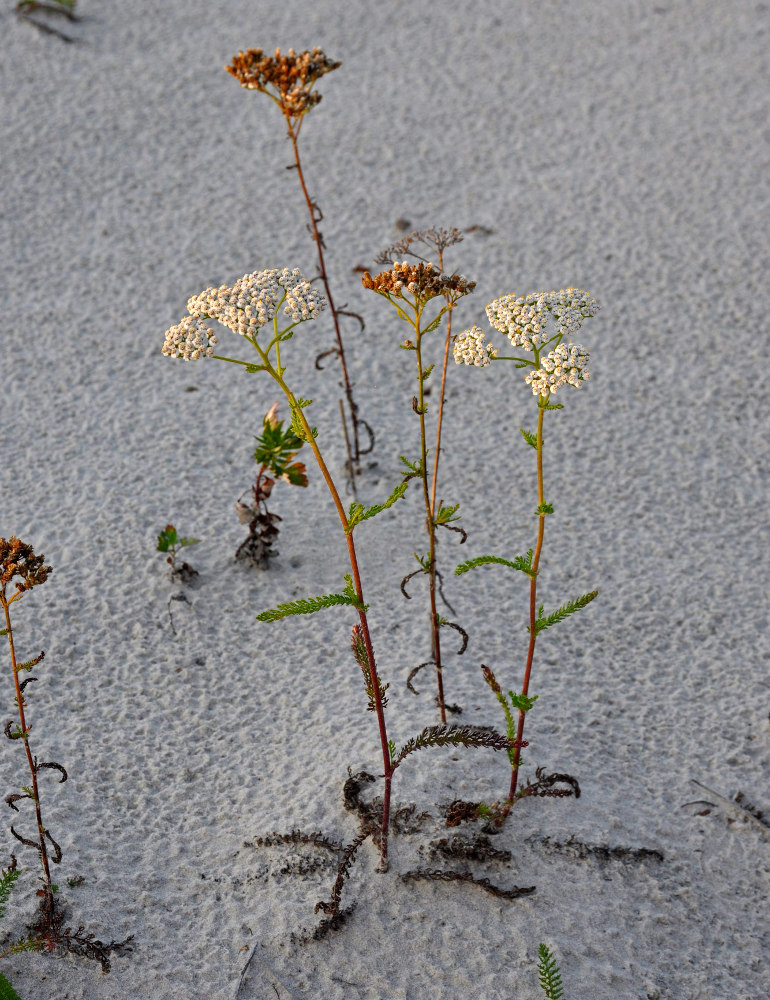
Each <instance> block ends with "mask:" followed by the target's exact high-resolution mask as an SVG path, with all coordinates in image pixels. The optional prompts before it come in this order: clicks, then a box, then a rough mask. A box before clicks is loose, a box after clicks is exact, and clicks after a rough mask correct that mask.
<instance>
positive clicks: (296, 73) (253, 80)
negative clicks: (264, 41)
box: [225, 49, 341, 118]
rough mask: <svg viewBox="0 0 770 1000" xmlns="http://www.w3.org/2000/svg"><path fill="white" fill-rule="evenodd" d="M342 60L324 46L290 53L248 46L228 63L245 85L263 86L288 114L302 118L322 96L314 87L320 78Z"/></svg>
mask: <svg viewBox="0 0 770 1000" xmlns="http://www.w3.org/2000/svg"><path fill="white" fill-rule="evenodd" d="M340 65H341V63H339V62H334V60H332V59H329V57H328V56H326V55H324V53H323V52H322V50H321V49H313V51H312V52H308V51H305V52H300V53H299V55H297V53H295V51H294V49H289V51H288V53H287V54H286V55H283V56H282V55H281V50H280V49H276V50H275V55H274V56H267V55H265V54H264V52H263V51H262V49H248V50H247V51H246V52H239V53H238V55H237V56H233V61H232V65H230V66H225V69H226V70H227V72H228V73H231V74H232V75H233V76H234V77H235V78H236V80H238V82H239V83H240V85H241V86H242V87H245V88H246V89H247V90H261V91H262V93H264V94H267V95H268V96H269V97H272V99H273V100H274V101H275V102H276V104H278V106H279V107H280V109H281V111H283V113H284V115H286V117H287V118H299V117H300V116H301V115H304V114H305V113H306V112H307V111H309V110H310V109H311V108H313V107H315V105H316V104H318V103H319V101H320V100H321V95H320V94H317V93H315V92H314V91H313V87H314V86H315V82H316V80H318V79H319V78H320V77H322V76H323V75H324V73H331V71H332V70H333V69H337V67H338V66H340Z"/></svg>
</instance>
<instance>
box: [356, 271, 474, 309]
mask: <svg viewBox="0 0 770 1000" xmlns="http://www.w3.org/2000/svg"><path fill="white" fill-rule="evenodd" d="M361 284H362V285H363V286H364V288H368V289H370V290H371V291H373V292H380V293H381V294H389V295H393V296H395V297H396V298H403V297H404V292H409V293H410V294H411V295H413V296H414V298H415V300H417V301H420V302H427V301H428V300H429V299H432V298H434V297H435V296H436V295H447V294H450V295H451V296H452V298H454V299H457V298H459V297H460V296H461V295H467V294H468V292H472V291H473V289H474V288H475V287H476V282H475V281H467V280H466V279H465V278H464V277H463V276H462V275H461V274H444V273H443V272H441V271H438V270H436V268H435V267H434V266H433V265H432V264H429V263H426V264H424V263H420V264H409V263H408V262H407V261H404V262H403V263H399V261H396V262H395V263H394V264H393V267H392V268H391V270H389V271H381V272H380V273H379V274H377V275H375V276H374V277H372V275H371V274H370V273H369V272H368V271H366V272H365V273H364V275H363V277H362V278H361Z"/></svg>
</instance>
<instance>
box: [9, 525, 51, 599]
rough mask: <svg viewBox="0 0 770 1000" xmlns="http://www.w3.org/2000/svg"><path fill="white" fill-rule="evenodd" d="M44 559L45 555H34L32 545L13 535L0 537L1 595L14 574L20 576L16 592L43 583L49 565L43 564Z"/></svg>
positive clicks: (49, 569) (46, 576)
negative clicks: (7, 537)
mask: <svg viewBox="0 0 770 1000" xmlns="http://www.w3.org/2000/svg"><path fill="white" fill-rule="evenodd" d="M44 561H45V556H36V555H35V553H34V551H33V549H32V546H31V545H25V543H24V542H22V541H19V539H18V538H17V537H16V536H15V535H11V537H10V538H9V539H5V538H0V589H1V590H2V595H3V597H5V588H6V586H7V584H9V583H10V582H11V580H12V579H13V578H14V577H15V576H18V577H21V582H19V581H18V580H17V581H16V590H17V592H18V593H23V592H24V591H25V590H31V589H32V587H36V586H37V585H38V584H39V583H45V581H46V580H47V579H48V574H49V573H50V572H51V567H50V566H45V565H44Z"/></svg>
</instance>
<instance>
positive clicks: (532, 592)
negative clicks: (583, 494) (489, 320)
mask: <svg viewBox="0 0 770 1000" xmlns="http://www.w3.org/2000/svg"><path fill="white" fill-rule="evenodd" d="M538 404H539V399H538ZM544 413H545V409H544V407H543V406H540V405H539V409H538V414H537V502H538V506H540V505H542V504H543V502H544V498H543V414H544ZM545 519H546V515H545V514H540V515H539V516H538V526H537V546H536V548H535V555H534V558H533V560H532V573H531V576H530V578H529V648H528V650H527V663H526V666H525V668H524V683H523V685H522V688H521V693H522V694H523V695H524V696H525V697H526V695H527V693H528V692H529V678H530V674H531V673H532V662H533V660H534V658H535V643H536V641H537V631H536V629H535V624H536V622H537V570H538V566H539V564H540V552H541V550H542V548H543V537H544V535H545ZM525 716H526V712H524V711H522V710H521V709H519V720H518V724H517V726H516V746H515V748H514V751H513V763H512V764H511V787H510V789H509V791H508V798H507V799H506V801H505V805H504V806H503V809H502V812H501V813H500V820H499V822H500V824H502V823H503V821H504V820H505V818H506V816H507V815H508V813H509V812H510V811H511V807H512V805H513V803H514V801H515V800H516V789H517V787H518V781H519V761H520V759H521V740H522V738H523V734H524V718H525Z"/></svg>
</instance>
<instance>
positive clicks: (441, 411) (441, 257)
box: [430, 250, 452, 574]
mask: <svg viewBox="0 0 770 1000" xmlns="http://www.w3.org/2000/svg"><path fill="white" fill-rule="evenodd" d="M438 269H439V271H443V270H444V251H443V250H439V252H438ZM444 299H445V301H446V304H447V305H449V304H450V297H449V295H445V296H444ZM451 342H452V310H451V309H450V310H449V312H448V313H447V319H446V339H445V341H444V363H443V365H442V367H441V395H440V396H439V400H438V417H437V419H436V454H435V455H434V457H433V481H432V483H431V491H430V509H431V514H433V515H435V513H436V486H437V484H438V460H439V457H440V455H441V424H442V421H443V419H444V391H445V388H446V370H447V362H448V361H449V345H450V344H451ZM434 574H435V570H434Z"/></svg>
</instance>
